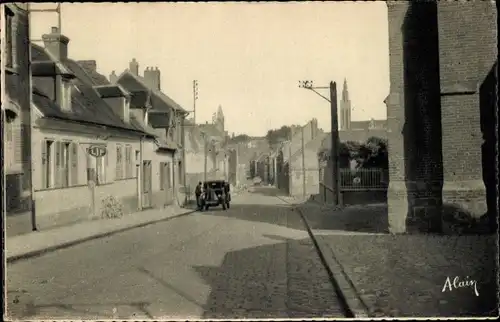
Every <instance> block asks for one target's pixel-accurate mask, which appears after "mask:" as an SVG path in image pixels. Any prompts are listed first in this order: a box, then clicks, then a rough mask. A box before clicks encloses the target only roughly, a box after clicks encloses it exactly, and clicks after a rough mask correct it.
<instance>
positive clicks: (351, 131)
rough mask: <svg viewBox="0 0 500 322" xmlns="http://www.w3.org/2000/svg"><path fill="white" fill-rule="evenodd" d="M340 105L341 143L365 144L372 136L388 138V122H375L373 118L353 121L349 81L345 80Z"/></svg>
mask: <svg viewBox="0 0 500 322" xmlns="http://www.w3.org/2000/svg"><path fill="white" fill-rule="evenodd" d="M339 105H340V106H339V112H340V113H339V114H340V117H339V137H340V140H341V141H344V142H345V141H357V142H365V141H366V140H367V139H368V138H370V137H371V136H376V137H380V138H386V137H387V133H386V131H387V120H375V119H373V118H372V119H371V120H368V121H352V120H351V111H352V106H351V100H350V98H349V89H348V87H347V79H344V85H343V88H342V96H341V99H340V104H339Z"/></svg>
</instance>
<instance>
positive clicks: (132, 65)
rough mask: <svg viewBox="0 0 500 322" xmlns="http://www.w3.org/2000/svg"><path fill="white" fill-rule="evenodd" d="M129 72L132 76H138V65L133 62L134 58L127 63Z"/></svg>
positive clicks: (135, 61)
mask: <svg viewBox="0 0 500 322" xmlns="http://www.w3.org/2000/svg"><path fill="white" fill-rule="evenodd" d="M129 70H130V72H131V73H132V74H134V75H136V76H139V63H138V62H137V60H135V58H133V59H132V61H131V62H130V63H129Z"/></svg>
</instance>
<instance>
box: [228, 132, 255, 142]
mask: <svg viewBox="0 0 500 322" xmlns="http://www.w3.org/2000/svg"><path fill="white" fill-rule="evenodd" d="M250 140H251V137H250V136H248V135H246V134H239V135H236V136H233V137H232V138H231V139H229V142H230V143H242V142H248V141H250Z"/></svg>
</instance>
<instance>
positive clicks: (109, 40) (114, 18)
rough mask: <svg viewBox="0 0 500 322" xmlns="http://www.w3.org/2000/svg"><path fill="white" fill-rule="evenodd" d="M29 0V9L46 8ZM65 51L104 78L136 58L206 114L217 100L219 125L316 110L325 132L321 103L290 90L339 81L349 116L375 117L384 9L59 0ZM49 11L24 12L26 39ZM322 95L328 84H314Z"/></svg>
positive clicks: (380, 94)
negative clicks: (220, 112) (93, 62)
mask: <svg viewBox="0 0 500 322" xmlns="http://www.w3.org/2000/svg"><path fill="white" fill-rule="evenodd" d="M54 7H55V5H54V4H34V5H33V8H54ZM61 13H62V14H61V26H62V28H61V29H62V33H63V34H64V35H65V36H67V37H69V38H70V42H69V44H68V52H69V56H70V58H72V59H75V60H96V61H97V70H98V72H100V73H101V74H103V75H105V76H109V74H110V73H111V72H112V71H113V70H114V71H116V73H117V74H120V73H121V72H123V71H124V70H125V69H126V68H128V66H129V62H130V61H131V60H132V58H135V59H136V60H137V61H138V62H139V73H140V74H141V75H142V74H143V71H144V69H145V68H146V67H148V66H153V67H158V68H159V69H160V71H161V87H162V91H163V92H164V93H166V94H167V95H168V96H170V97H171V98H172V99H174V100H175V101H176V102H177V103H179V104H180V105H181V106H183V107H184V108H185V109H186V110H188V111H191V110H192V109H193V80H195V79H196V80H197V81H198V100H197V102H196V121H197V122H206V121H209V122H210V121H211V119H212V115H213V113H215V112H216V111H217V108H218V106H219V105H221V106H222V109H223V111H224V115H225V119H226V121H225V125H226V130H227V131H228V132H229V133H233V132H234V133H235V134H243V133H245V134H248V135H251V136H263V135H265V134H266V132H267V130H268V129H271V128H279V127H281V126H282V125H292V124H305V123H306V122H307V121H309V120H310V119H312V118H317V119H318V123H319V126H320V127H321V128H323V129H324V130H325V131H330V108H329V103H328V101H326V100H324V99H323V98H321V97H320V96H318V95H316V94H315V93H314V92H311V91H308V90H305V89H301V88H299V86H298V84H299V81H300V80H312V81H313V82H314V85H315V86H328V84H329V82H330V81H334V82H336V83H337V92H338V93H339V96H340V93H341V92H342V85H343V82H344V78H345V79H347V83H348V88H349V94H350V98H351V104H352V107H353V110H352V116H351V117H352V120H353V121H356V120H369V119H371V118H375V119H385V118H386V107H385V104H384V103H383V100H384V99H385V97H386V96H387V95H388V94H389V50H388V25H387V7H386V4H385V2H384V1H375V2H348V1H346V2H302V3H300V2H289V3H286V2H282V3H277V2H275V3H104V4H96V3H82V4H78V3H77V4H75V3H64V4H62V9H61ZM57 24H58V20H57V15H56V14H55V13H46V12H44V13H33V14H32V19H31V36H32V39H40V38H41V35H42V34H44V33H49V32H50V27H51V26H57ZM320 92H321V93H322V94H324V95H325V96H328V95H329V91H328V90H327V89H326V90H320Z"/></svg>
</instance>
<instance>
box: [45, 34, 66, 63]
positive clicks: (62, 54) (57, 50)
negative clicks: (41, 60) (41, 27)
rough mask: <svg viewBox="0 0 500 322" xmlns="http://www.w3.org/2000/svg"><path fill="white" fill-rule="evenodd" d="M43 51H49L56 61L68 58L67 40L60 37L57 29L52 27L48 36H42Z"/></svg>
mask: <svg viewBox="0 0 500 322" xmlns="http://www.w3.org/2000/svg"><path fill="white" fill-rule="evenodd" d="M42 40H43V44H44V46H45V49H47V51H49V52H50V53H51V54H52V55H53V56H54V57H55V58H56V59H57V60H65V59H67V58H68V42H69V38H68V37H66V36H63V35H61V33H60V31H59V29H58V28H57V27H52V30H51V33H50V34H45V35H42Z"/></svg>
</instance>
